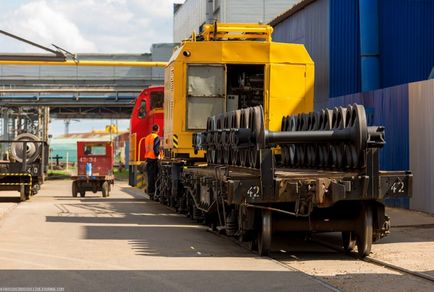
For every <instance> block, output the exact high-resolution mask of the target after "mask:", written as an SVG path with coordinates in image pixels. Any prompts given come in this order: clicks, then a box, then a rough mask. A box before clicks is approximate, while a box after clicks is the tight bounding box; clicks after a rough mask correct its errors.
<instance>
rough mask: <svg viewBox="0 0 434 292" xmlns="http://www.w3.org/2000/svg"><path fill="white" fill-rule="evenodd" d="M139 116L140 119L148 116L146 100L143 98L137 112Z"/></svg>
mask: <svg viewBox="0 0 434 292" xmlns="http://www.w3.org/2000/svg"><path fill="white" fill-rule="evenodd" d="M137 116H138V118H139V119H143V118H144V117H146V100H142V101H141V102H140V106H139V110H138V112H137Z"/></svg>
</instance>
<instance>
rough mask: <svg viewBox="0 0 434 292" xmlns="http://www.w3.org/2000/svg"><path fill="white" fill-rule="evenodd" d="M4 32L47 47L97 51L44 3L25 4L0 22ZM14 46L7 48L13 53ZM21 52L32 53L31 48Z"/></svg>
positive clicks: (32, 49)
mask: <svg viewBox="0 0 434 292" xmlns="http://www.w3.org/2000/svg"><path fill="white" fill-rule="evenodd" d="M0 24H1V26H2V27H4V28H5V30H6V31H9V32H12V33H14V34H17V35H19V36H23V37H25V38H28V39H31V40H33V41H35V42H37V43H41V44H44V45H46V46H49V45H50V44H51V43H54V44H56V45H59V46H61V47H64V48H68V49H69V50H71V51H84V52H92V51H96V50H97V47H96V46H95V44H94V43H93V42H92V41H90V40H88V39H86V38H85V37H84V36H83V35H82V34H81V33H80V30H79V29H78V27H77V25H76V24H74V23H73V22H72V21H70V20H69V19H68V18H66V17H65V16H64V15H63V14H60V13H57V12H56V11H55V10H54V9H53V8H52V7H51V6H50V5H49V4H48V3H47V2H46V1H34V2H30V3H26V4H24V5H22V6H21V7H19V8H18V9H17V10H15V11H13V12H11V13H9V14H7V15H6V17H5V18H4V19H2V20H1V22H0ZM14 44H15V42H13V43H11V44H10V45H9V46H8V48H9V49H13V46H14ZM20 47H21V50H22V49H24V52H33V51H35V49H34V48H32V47H30V46H25V47H23V46H20Z"/></svg>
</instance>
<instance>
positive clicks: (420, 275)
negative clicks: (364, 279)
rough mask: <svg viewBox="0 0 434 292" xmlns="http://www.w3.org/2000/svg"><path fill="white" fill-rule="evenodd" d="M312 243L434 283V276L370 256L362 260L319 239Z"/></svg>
mask: <svg viewBox="0 0 434 292" xmlns="http://www.w3.org/2000/svg"><path fill="white" fill-rule="evenodd" d="M312 241H313V242H315V243H317V244H319V245H322V246H324V247H327V248H329V249H332V250H334V251H337V252H339V253H343V254H345V255H347V256H349V257H351V258H354V259H359V260H361V261H364V262H366V263H370V264H373V265H376V266H380V267H384V268H387V269H389V270H392V271H395V272H400V273H403V274H408V275H411V276H414V277H417V278H420V279H424V280H427V281H430V282H431V283H434V276H431V275H428V274H426V273H422V272H416V271H412V270H409V269H406V268H403V267H398V266H396V265H393V264H390V263H388V262H385V261H382V260H378V259H374V258H372V257H369V256H367V257H365V258H360V257H359V256H358V255H356V254H354V253H346V252H345V251H344V250H343V248H341V247H337V246H335V245H333V244H331V243H328V242H325V241H323V240H320V239H317V238H315V239H313V240H312Z"/></svg>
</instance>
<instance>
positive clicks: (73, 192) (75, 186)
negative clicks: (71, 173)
mask: <svg viewBox="0 0 434 292" xmlns="http://www.w3.org/2000/svg"><path fill="white" fill-rule="evenodd" d="M77 194H78V190H77V182H76V181H73V182H72V196H73V197H74V198H76V197H77Z"/></svg>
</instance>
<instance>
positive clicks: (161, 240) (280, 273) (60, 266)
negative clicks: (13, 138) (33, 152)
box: [0, 181, 332, 291]
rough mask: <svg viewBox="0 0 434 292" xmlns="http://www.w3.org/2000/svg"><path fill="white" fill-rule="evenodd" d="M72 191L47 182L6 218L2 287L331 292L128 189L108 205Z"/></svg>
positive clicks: (0, 250)
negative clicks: (77, 196)
mask: <svg viewBox="0 0 434 292" xmlns="http://www.w3.org/2000/svg"><path fill="white" fill-rule="evenodd" d="M70 187H71V182H70V181H48V182H47V183H46V184H45V185H44V187H43V189H42V190H41V192H40V194H38V195H37V196H35V197H33V198H32V199H31V200H30V201H28V202H25V203H21V204H19V205H18V206H17V207H16V208H15V209H13V210H12V211H10V212H9V214H8V215H6V216H4V217H3V218H2V219H0V288H2V287H3V288H4V287H59V288H64V289H65V291H162V290H163V291H164V290H173V291H191V290H195V291H217V290H219V291H231V290H237V291H239V290H249V291H263V290H285V291H288V290H293V291H302V290H304V291H328V290H331V289H332V287H330V286H327V285H326V284H324V283H322V282H320V281H319V280H317V279H315V278H312V277H310V276H307V275H305V274H303V273H301V272H299V271H297V270H295V269H291V268H288V267H285V266H283V265H281V264H279V263H278V262H276V261H273V260H271V259H266V258H259V257H256V256H255V255H253V254H251V253H250V252H248V251H247V250H245V249H243V248H241V247H239V246H237V245H235V244H233V243H232V242H230V241H229V240H227V239H224V238H220V237H218V236H216V235H214V234H212V233H209V232H207V231H206V229H205V228H204V227H203V226H201V225H195V224H194V223H192V221H190V220H189V219H187V218H184V217H183V216H180V215H178V214H176V213H173V212H172V211H171V210H170V209H168V208H166V207H164V206H162V205H159V204H158V203H155V202H152V201H149V200H147V199H145V198H144V197H143V195H142V194H141V193H140V192H139V191H138V190H136V189H133V188H129V187H128V186H127V185H126V184H125V183H120V184H118V185H116V186H115V188H114V190H113V192H112V195H111V196H110V198H107V199H105V198H104V199H103V198H101V197H100V194H89V196H87V197H86V198H84V199H80V198H72V197H71V195H70ZM0 204H4V203H0ZM0 290H1V289H0Z"/></svg>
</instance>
